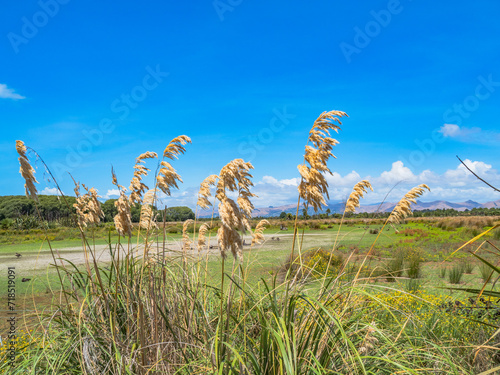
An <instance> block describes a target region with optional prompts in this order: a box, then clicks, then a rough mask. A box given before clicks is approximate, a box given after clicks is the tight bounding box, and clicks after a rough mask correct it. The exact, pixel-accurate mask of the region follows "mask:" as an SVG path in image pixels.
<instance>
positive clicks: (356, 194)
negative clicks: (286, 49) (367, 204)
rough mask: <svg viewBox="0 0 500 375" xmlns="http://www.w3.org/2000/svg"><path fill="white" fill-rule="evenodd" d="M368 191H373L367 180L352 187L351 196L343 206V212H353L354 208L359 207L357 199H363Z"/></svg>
mask: <svg viewBox="0 0 500 375" xmlns="http://www.w3.org/2000/svg"><path fill="white" fill-rule="evenodd" d="M368 189H370V190H371V191H373V188H372V185H371V184H370V182H369V181H368V180H363V181H360V182H358V183H357V184H356V185H354V188H353V190H352V193H351V195H349V198H348V199H347V203H346V205H345V212H346V213H348V212H354V211H356V208H358V207H359V199H360V198H363V196H364V194H365V193H367V192H368Z"/></svg>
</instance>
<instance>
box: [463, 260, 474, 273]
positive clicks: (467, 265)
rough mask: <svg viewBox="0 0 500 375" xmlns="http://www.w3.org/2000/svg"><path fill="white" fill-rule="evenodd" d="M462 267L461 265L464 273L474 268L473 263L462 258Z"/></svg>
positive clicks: (470, 271)
mask: <svg viewBox="0 0 500 375" xmlns="http://www.w3.org/2000/svg"><path fill="white" fill-rule="evenodd" d="M462 267H463V269H464V272H465V273H467V274H471V273H472V271H473V270H474V263H472V262H470V261H468V260H464V261H463V263H462Z"/></svg>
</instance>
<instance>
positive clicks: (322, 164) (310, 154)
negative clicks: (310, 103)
mask: <svg viewBox="0 0 500 375" xmlns="http://www.w3.org/2000/svg"><path fill="white" fill-rule="evenodd" d="M343 116H347V114H346V113H344V112H341V111H329V112H323V113H322V114H321V115H320V116H319V117H318V118H317V119H316V121H314V124H313V126H312V128H311V130H310V131H309V138H308V143H309V142H311V143H312V146H310V145H306V148H305V155H304V160H305V162H306V163H307V164H309V166H308V165H306V164H303V165H299V166H298V169H299V173H300V175H301V176H302V179H301V182H300V184H299V187H298V190H299V195H300V197H301V198H302V199H303V200H304V202H305V204H306V205H311V206H312V207H313V209H314V211H315V212H317V211H319V210H320V209H321V207H322V206H324V205H326V200H325V197H326V198H327V199H328V198H329V195H328V183H327V181H326V179H325V176H324V175H323V174H324V173H329V174H332V172H331V171H330V169H329V168H328V165H327V163H328V159H329V158H330V157H334V158H335V155H333V153H332V149H333V146H335V145H337V144H338V141H337V140H336V139H333V138H331V137H330V131H331V130H333V131H335V132H337V133H338V131H339V129H340V125H341V124H342V123H341V122H340V117H343Z"/></svg>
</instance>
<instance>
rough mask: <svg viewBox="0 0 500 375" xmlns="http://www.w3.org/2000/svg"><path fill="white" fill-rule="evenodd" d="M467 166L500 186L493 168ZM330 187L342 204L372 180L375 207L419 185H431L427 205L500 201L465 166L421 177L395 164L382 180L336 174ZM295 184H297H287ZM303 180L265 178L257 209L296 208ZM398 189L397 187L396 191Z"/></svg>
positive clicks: (424, 173) (480, 164)
mask: <svg viewBox="0 0 500 375" xmlns="http://www.w3.org/2000/svg"><path fill="white" fill-rule="evenodd" d="M464 162H465V163H466V164H467V166H468V167H469V168H470V169H471V170H473V171H474V172H475V173H477V174H478V175H479V176H480V177H482V178H484V179H485V180H487V181H489V182H491V183H492V184H494V185H495V184H497V185H500V173H499V172H498V171H497V170H495V169H493V167H492V166H491V165H490V164H487V163H484V162H482V161H471V160H469V159H466V160H464ZM326 178H327V181H328V183H329V186H330V187H329V194H330V200H331V201H341V200H343V199H345V198H346V197H347V196H348V195H349V194H350V192H351V190H352V188H353V186H354V185H355V184H356V183H357V182H358V181H360V180H362V179H367V180H369V181H370V182H371V183H372V185H373V188H374V190H375V191H374V192H370V193H369V194H367V195H366V198H365V203H375V202H380V201H382V200H384V198H385V197H386V194H387V193H389V192H390V195H389V197H388V200H389V201H397V200H399V199H400V198H401V197H402V196H403V195H404V194H405V193H406V192H407V191H408V189H409V188H411V187H413V186H415V185H418V184H422V183H425V184H428V185H429V186H430V188H431V191H430V192H429V193H426V194H425V196H424V197H423V198H422V200H424V201H432V200H450V201H466V200H469V199H472V200H477V201H479V202H486V201H489V200H497V199H500V194H499V193H496V192H494V191H493V190H492V189H490V188H488V187H486V186H483V185H482V183H481V182H479V181H478V180H477V179H476V178H475V177H474V176H473V175H472V174H471V173H470V172H469V171H467V169H466V168H465V167H464V166H463V165H462V164H457V167H456V168H454V169H449V170H447V171H445V172H444V173H442V174H438V173H436V172H434V171H431V170H424V171H422V172H421V173H419V174H415V173H413V171H412V170H411V169H410V168H408V167H406V166H405V165H404V163H403V162H402V161H399V160H398V161H395V162H394V163H392V165H391V169H389V170H387V171H383V172H382V173H380V175H378V176H364V177H362V176H361V175H360V174H359V173H358V172H356V171H352V172H350V173H348V174H346V175H345V176H342V175H340V174H338V173H334V174H333V176H329V175H327V176H326ZM289 181H293V183H285V182H289ZM299 182H300V179H299V178H292V179H282V180H278V179H276V178H275V177H272V176H264V177H263V178H262V180H261V181H259V182H257V183H256V184H255V188H254V189H253V192H254V193H256V194H257V195H258V198H255V199H254V200H253V202H254V204H255V206H256V207H267V206H281V205H286V204H292V203H295V202H296V199H297V185H298V183H299ZM395 185H397V186H396V187H394V186H395Z"/></svg>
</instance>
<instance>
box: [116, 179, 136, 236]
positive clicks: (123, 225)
mask: <svg viewBox="0 0 500 375" xmlns="http://www.w3.org/2000/svg"><path fill="white" fill-rule="evenodd" d="M115 207H116V208H117V210H118V213H117V214H116V216H115V217H114V222H115V228H116V231H117V232H118V234H120V235H121V236H125V235H128V236H129V237H131V236H132V215H131V213H130V203H129V199H128V198H127V195H126V194H125V191H124V190H123V189H120V197H119V198H118V200H117V201H116V202H115Z"/></svg>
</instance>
